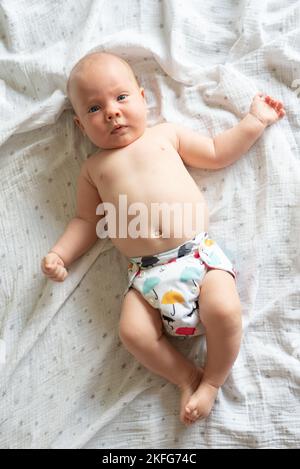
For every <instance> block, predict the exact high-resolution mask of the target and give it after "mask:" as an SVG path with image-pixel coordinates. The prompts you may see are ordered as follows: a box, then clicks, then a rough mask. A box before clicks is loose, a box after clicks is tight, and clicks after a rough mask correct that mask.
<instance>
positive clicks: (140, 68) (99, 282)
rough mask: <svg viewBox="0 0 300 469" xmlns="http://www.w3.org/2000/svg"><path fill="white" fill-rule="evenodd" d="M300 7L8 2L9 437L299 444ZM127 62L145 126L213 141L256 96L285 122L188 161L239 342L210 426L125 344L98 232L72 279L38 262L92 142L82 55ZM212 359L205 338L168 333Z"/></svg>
mask: <svg viewBox="0 0 300 469" xmlns="http://www.w3.org/2000/svg"><path fill="white" fill-rule="evenodd" d="M299 25H300V2H299V1H292V0H290V1H286V0H285V1H284V0H269V1H265V2H262V1H260V0H259V1H258V0H252V1H249V0H244V1H234V0H228V1H226V2H224V1H223V0H222V1H221V0H213V1H210V2H201V3H200V2H199V1H197V0H188V1H183V0H172V1H171V0H164V1H158V0H124V1H122V2H119V1H115V0H111V1H110V2H106V1H102V0H98V1H96V0H85V1H81V2H73V1H71V0H67V1H62V0H53V1H50V0H39V1H38V2H37V1H35V0H18V1H16V0H0V33H1V34H0V91H1V92H0V126H1V130H0V145H1V146H0V183H1V205H0V211H1V212H0V213H1V216H0V234H1V245H0V259H1V272H0V302H1V310H0V321H1V322H0V340H1V341H0V362H1V363H0V397H1V403H0V447H1V448H270V447H277V448H293V447H296V446H297V445H298V444H299V440H300V405H299V404H300V403H299V396H300V392H299V383H300V367H299V359H300V340H299V310H300V305H299V263H300V261H299V225H300V224H299V222H300V219H299V218H300V216H299V201H300V197H299V185H300V170H299V147H300V132H299V123H300V118H299V107H300V54H299V43H300V29H299ZM94 50H105V51H108V52H112V53H115V54H117V55H120V56H121V57H123V58H124V59H126V60H128V62H129V63H130V64H131V65H132V67H133V69H134V71H135V73H136V76H137V77H138V79H139V81H140V83H141V86H143V87H144V88H145V90H146V99H147V103H148V107H149V113H148V124H149V126H151V125H154V124H156V123H158V122H164V121H170V122H176V123H182V124H183V125H186V126H189V127H190V128H192V129H194V130H198V131H199V132H202V133H204V134H206V135H210V136H213V135H215V134H216V133H218V132H220V131H223V130H225V129H227V128H229V127H230V126H232V125H234V124H236V123H237V122H238V121H239V120H240V119H241V118H242V117H243V116H244V115H245V114H246V113H247V110H248V109H249V105H250V102H251V100H252V97H253V95H254V94H255V92H257V91H262V92H264V93H269V94H271V95H274V96H275V97H277V98H278V99H281V100H282V101H283V102H284V104H285V107H286V111H287V116H286V118H285V119H284V120H282V121H280V122H279V123H277V124H276V125H274V126H272V127H270V128H268V129H267V130H266V131H265V133H264V135H263V136H262V137H261V138H260V139H259V141H258V142H257V143H256V144H255V145H254V146H253V147H252V148H251V150H250V151H249V152H248V153H247V155H245V156H243V157H242V158H241V159H240V160H239V161H238V162H236V163H235V164H234V165H232V166H230V167H228V168H225V169H222V170H219V171H208V170H195V169H191V168H189V171H190V173H191V175H192V176H193V178H194V179H195V181H196V182H197V184H198V186H199V188H200V189H201V190H202V191H203V193H204V194H205V196H206V199H207V201H208V205H209V209H210V233H211V234H212V236H214V237H216V239H217V240H218V242H219V244H220V245H221V246H222V247H223V248H225V249H226V252H227V253H228V254H229V255H230V257H231V258H232V260H233V262H234V264H235V268H236V270H237V272H238V277H237V285H238V290H239V294H240V297H241V301H242V307H243V329H244V334H243V341H242V346H241V351H240V355H239V357H238V359H237V361H236V363H235V365H234V368H233V370H232V373H231V374H230V376H229V378H228V379H227V381H226V383H225V385H224V386H223V387H222V390H221V391H220V393H219V396H218V399H217V402H216V405H215V407H214V409H213V411H212V413H211V415H210V417H209V418H208V419H207V420H206V421H200V422H197V423H196V424H195V425H193V426H192V427H190V428H185V427H184V426H183V425H182V424H181V423H180V421H179V393H178V392H177V390H176V388H175V387H174V386H173V385H171V384H169V383H166V382H165V381H164V380H163V379H162V378H160V377H157V376H154V375H152V374H151V373H150V372H148V371H147V370H146V369H145V368H144V367H142V366H140V365H139V364H138V363H137V362H136V361H135V359H134V358H133V357H132V356H131V355H130V354H129V353H128V352H127V351H126V350H125V349H124V347H123V346H122V344H121V343H120V340H119V338H118V320H119V313H120V305H121V301H122V293H123V291H124V289H125V287H126V266H127V261H126V259H125V258H124V257H123V256H122V255H120V253H118V252H117V251H116V249H115V248H114V247H113V246H112V244H111V242H110V241H109V240H105V241H103V240H102V241H101V240H99V241H98V242H97V243H96V245H95V246H94V247H93V248H92V249H91V250H90V252H89V253H87V254H86V255H84V256H83V257H82V258H80V259H79V260H77V261H76V262H75V263H74V264H73V265H72V266H71V268H70V275H69V277H68V278H67V280H66V281H65V282H64V283H62V284H57V283H53V282H51V281H48V280H47V279H46V278H45V277H44V276H43V275H42V274H41V271H40V261H41V258H42V256H44V255H45V253H46V252H47V250H48V249H49V248H50V247H51V246H52V245H53V243H54V242H55V240H56V239H57V238H58V236H59V235H60V234H61V233H62V230H63V229H64V227H65V225H66V224H67V222H68V221H69V219H70V218H71V217H72V216H73V215H74V211H75V191H76V178H77V176H78V173H79V169H80V166H81V164H82V163H83V161H84V160H85V159H86V157H87V155H88V154H90V153H91V152H93V151H94V150H95V148H93V146H92V145H91V144H90V143H89V142H87V141H86V140H85V139H84V137H82V135H80V133H79V131H77V130H76V129H75V128H74V125H73V119H72V111H71V108H70V104H69V102H68V100H67V98H66V80H67V76H68V73H69V71H70V70H71V68H72V66H73V65H74V64H75V62H76V61H77V60H78V59H79V58H80V57H81V56H82V55H84V54H86V53H87V52H90V51H94ZM171 340H172V341H175V342H174V343H176V346H177V347H178V348H180V349H181V350H182V352H183V353H185V354H186V355H187V356H190V357H193V358H194V359H195V360H196V361H197V363H199V364H203V362H204V357H205V341H204V339H203V338H202V339H199V338H197V339H191V340H187V339H183V340H179V339H171Z"/></svg>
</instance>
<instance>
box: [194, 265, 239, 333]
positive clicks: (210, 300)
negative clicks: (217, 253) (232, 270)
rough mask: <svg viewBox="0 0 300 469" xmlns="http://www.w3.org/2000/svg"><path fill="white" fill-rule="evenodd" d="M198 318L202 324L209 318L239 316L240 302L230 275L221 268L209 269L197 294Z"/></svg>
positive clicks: (218, 318) (220, 318) (219, 318)
mask: <svg viewBox="0 0 300 469" xmlns="http://www.w3.org/2000/svg"><path fill="white" fill-rule="evenodd" d="M199 312H200V319H201V321H202V322H203V324H204V325H206V324H207V323H208V321H209V320H211V319H216V320H217V321H218V320H222V319H225V318H227V317H229V318H231V317H234V316H239V315H240V313H241V303H240V299H239V295H238V291H237V288H236V283H235V280H234V279H233V277H232V275H231V274H229V273H228V272H225V271H223V270H218V269H216V270H209V271H208V272H207V273H206V275H205V277H204V279H203V282H202V285H201V288H200V295H199Z"/></svg>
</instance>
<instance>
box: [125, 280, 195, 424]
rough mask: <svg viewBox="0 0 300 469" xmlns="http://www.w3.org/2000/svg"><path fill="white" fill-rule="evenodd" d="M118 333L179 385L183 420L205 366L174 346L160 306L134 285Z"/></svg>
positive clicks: (139, 357) (149, 364)
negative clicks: (155, 304) (196, 363)
mask: <svg viewBox="0 0 300 469" xmlns="http://www.w3.org/2000/svg"><path fill="white" fill-rule="evenodd" d="M119 335H120V339H121V341H122V342H123V344H124V345H125V347H126V348H127V350H128V351H129V352H130V353H132V355H134V356H135V358H136V359H137V360H138V361H139V362H140V363H142V364H143V365H144V366H145V367H146V368H148V369H149V370H151V371H152V372H153V373H156V374H158V375H160V376H162V377H163V378H165V379H167V380H168V381H170V382H171V383H173V384H176V385H177V386H178V387H179V388H180V390H181V420H182V421H183V415H184V413H185V406H186V404H187V402H188V401H189V399H190V397H191V396H192V394H193V393H194V391H195V390H196V389H197V388H198V386H199V383H200V380H201V376H202V370H201V369H200V368H197V367H196V365H195V364H194V363H193V362H191V361H190V360H188V359H187V358H186V357H184V356H183V355H182V354H181V353H180V352H179V351H178V350H177V349H176V348H174V347H173V345H172V344H171V343H170V342H169V341H168V339H167V337H166V336H165V334H164V333H163V325H162V319H161V316H160V312H159V311H158V309H155V308H153V307H152V306H151V305H150V304H149V303H148V302H147V301H146V300H145V299H144V298H143V297H142V295H141V294H140V293H139V292H137V291H136V290H134V289H130V290H129V292H128V293H127V294H126V295H125V298H124V301H123V305H122V312H121V319H120V328H119Z"/></svg>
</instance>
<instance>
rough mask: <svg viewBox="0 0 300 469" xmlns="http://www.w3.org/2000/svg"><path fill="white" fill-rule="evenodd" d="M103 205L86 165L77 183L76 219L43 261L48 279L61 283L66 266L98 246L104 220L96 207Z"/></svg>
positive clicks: (85, 164) (44, 271)
mask: <svg viewBox="0 0 300 469" xmlns="http://www.w3.org/2000/svg"><path fill="white" fill-rule="evenodd" d="M101 202H102V201H101V198H100V196H99V193H98V190H97V188H96V187H95V186H94V184H93V183H92V181H91V179H90V177H89V174H88V171H87V163H86V162H85V163H84V164H83V166H82V168H81V171H80V174H79V177H78V182H77V211H76V216H75V217H74V218H72V219H71V221H70V222H69V224H68V225H67V228H66V230H65V232H64V233H63V235H62V236H61V237H60V238H59V239H58V241H57V242H56V244H55V245H54V246H53V248H51V249H50V251H49V253H48V254H47V256H46V257H44V258H43V260H42V264H41V268H42V271H43V273H44V274H45V275H46V276H47V277H49V278H51V279H52V280H55V281H58V282H62V281H64V280H65V278H66V277H67V275H68V273H67V270H66V267H67V266H69V265H70V264H71V263H72V262H73V261H75V260H76V259H77V258H78V257H80V256H82V254H84V253H85V252H86V251H88V250H89V249H90V248H91V247H92V246H93V245H94V244H95V242H96V241H97V239H98V236H97V233H96V226H97V223H98V221H99V220H100V218H101V216H99V215H96V208H97V206H98V205H99V204H100V203H101Z"/></svg>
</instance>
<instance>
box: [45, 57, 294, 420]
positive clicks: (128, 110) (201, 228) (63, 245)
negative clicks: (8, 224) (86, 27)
mask: <svg viewBox="0 0 300 469" xmlns="http://www.w3.org/2000/svg"><path fill="white" fill-rule="evenodd" d="M67 92H68V96H69V98H70V101H71V103H72V106H73V109H74V111H75V117H74V121H75V123H76V125H77V126H78V127H79V128H80V129H81V131H82V132H83V134H84V135H87V137H88V138H89V139H90V140H91V141H92V142H93V143H94V144H95V145H96V146H97V147H98V148H100V149H101V151H98V152H96V153H95V154H93V155H92V156H91V157H89V158H88V159H87V160H86V161H85V162H84V163H83V165H82V168H81V172H80V174H79V178H78V185H77V211H76V216H75V217H74V218H72V219H71V221H70V222H69V224H68V225H67V227H66V229H65V232H64V233H63V234H62V236H61V237H60V238H59V240H58V241H57V242H56V244H55V245H54V246H53V248H52V249H51V250H50V251H49V253H48V254H47V255H46V256H45V257H44V258H43V260H42V265H41V268H42V271H43V273H44V274H45V275H46V276H47V277H49V278H51V279H52V280H54V281H58V282H62V281H64V280H65V278H66V277H67V275H68V271H67V267H68V266H70V264H71V263H72V262H73V261H74V260H75V259H77V258H78V257H79V256H81V255H82V254H84V253H85V252H86V251H87V250H88V249H90V248H91V246H93V245H94V244H95V243H96V241H97V239H99V237H103V233H106V234H109V236H110V238H111V241H112V242H113V244H114V245H115V246H116V248H117V249H118V250H119V251H120V252H121V253H122V254H124V255H125V256H126V257H127V258H128V260H129V266H128V281H129V283H128V288H127V289H126V291H125V293H124V297H123V302H122V308H121V318H120V326H119V335H120V339H121V341H122V342H123V344H124V346H125V347H126V348H127V349H128V351H129V352H130V353H131V354H133V355H134V356H135V357H136V359H137V360H138V361H139V362H140V363H142V364H143V365H144V366H145V367H147V368H148V369H149V370H151V371H152V372H154V373H156V374H158V375H160V376H162V377H164V378H166V379H167V380H168V381H170V382H171V383H174V384H175V385H177V386H178V388H179V389H180V391H181V405H180V419H181V421H182V422H183V423H184V424H186V425H189V424H191V423H193V422H195V421H196V420H197V419H203V418H206V417H207V416H208V415H209V413H210V411H211V409H212V407H213V404H214V401H215V399H216V396H217V393H218V389H219V387H220V386H222V385H223V383H224V382H225V380H226V378H227V376H228V374H229V373H230V370H231V368H232V366H233V363H234V361H235V359H236V358H237V355H238V352H239V348H240V341H241V335H242V324H241V305H240V300H239V295H238V292H237V288H236V282H235V271H234V269H233V267H232V264H231V262H230V260H229V259H228V257H227V256H226V255H225V253H224V252H223V251H222V250H221V248H220V247H219V246H218V244H217V243H216V242H215V241H214V240H212V239H211V238H210V237H209V235H208V233H207V231H208V210H207V206H206V203H205V200H204V198H203V195H202V193H201V192H200V190H199V188H198V186H197V185H196V183H195V181H194V180H193V178H192V177H191V176H190V174H189V172H188V171H187V169H186V166H185V165H187V166H191V167H194V168H207V169H213V170H216V169H219V168H225V167H226V166H228V165H230V164H232V163H234V162H235V161H236V160H238V159H239V158H240V157H241V156H242V155H243V154H244V153H246V152H247V151H248V149H249V148H250V147H251V146H252V145H253V144H254V142H255V141H256V140H257V139H258V138H259V137H260V136H261V135H262V133H263V132H264V130H265V128H266V127H267V126H268V125H270V124H273V123H275V122H276V121H278V120H279V119H280V118H282V117H283V116H284V115H285V111H284V107H283V104H282V103H281V102H279V101H276V100H274V99H272V98H271V97H270V96H263V94H262V93H258V94H257V95H256V96H255V97H254V99H253V101H252V103H251V107H250V111H249V113H248V114H247V115H246V116H245V117H244V118H243V119H242V120H241V121H240V122H239V123H238V124H237V125H235V126H234V127H232V128H231V129H228V130H226V131H225V132H222V133H220V134H219V135H217V136H215V137H214V138H209V137H206V136H202V135H199V134H198V133H197V132H194V131H192V130H189V129H187V128H184V127H183V126H182V125H180V124H173V123H162V124H158V125H154V126H153V127H147V119H146V116H147V106H146V99H145V91H144V89H143V88H141V87H139V84H138V83H137V80H136V78H135V75H134V73H133V71H132V69H131V68H130V66H129V65H128V64H127V62H125V61H124V60H122V59H121V58H119V57H117V56H115V55H112V54H108V53H103V52H101V53H92V54H88V55H87V56H85V57H83V58H82V59H81V60H80V61H79V62H78V63H77V64H76V65H75V67H74V68H73V69H72V71H71V74H70V77H69V80H68V86H67ZM124 199H126V202H127V204H128V205H129V207H131V209H130V210H129V211H128V215H129V217H128V219H127V218H124V214H125V210H124V204H123V202H124ZM120 202H122V203H120ZM137 206H138V207H139V208H140V209H141V212H142V218H139V220H138V222H139V223H136V217H134V215H135V214H136V207H137ZM162 206H163V209H164V210H162ZM174 206H176V208H178V207H179V208H180V207H181V208H188V209H189V210H188V217H186V212H184V213H185V215H184V216H183V217H182V213H183V212H182V211H181V212H180V213H179V212H178V211H177V213H174V212H173V211H172V208H174ZM105 207H108V208H111V207H114V210H115V211H114V217H110V219H108V218H109V217H108V218H107V213H106V214H105ZM157 207H158V208H159V209H158V210H156V212H155V211H154V210H153V209H154V208H156V209H157ZM168 208H169V209H170V210H169V211H168V210H166V209H168ZM134 209H135V210H134ZM106 211H108V210H106ZM150 212H151V214H152V213H154V214H155V216H154V217H150V218H149V217H148V215H149V214H150ZM166 213H167V215H166ZM126 216H127V213H126ZM112 218H114V220H112ZM166 221H168V223H166ZM104 222H105V223H106V224H105V225H104ZM138 224H139V226H141V225H143V230H140V231H139V230H138ZM175 225H176V226H175ZM100 227H102V228H101V229H100ZM203 333H205V335H206V345H207V357H206V363H205V366H204V369H202V368H199V367H197V366H196V364H195V363H193V362H192V361H190V360H189V359H188V358H186V357H185V356H183V355H182V354H181V353H180V352H179V351H178V350H177V349H176V348H175V347H174V346H173V345H172V344H171V342H170V341H169V340H168V335H172V336H177V337H178V336H197V335H199V334H203Z"/></svg>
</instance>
